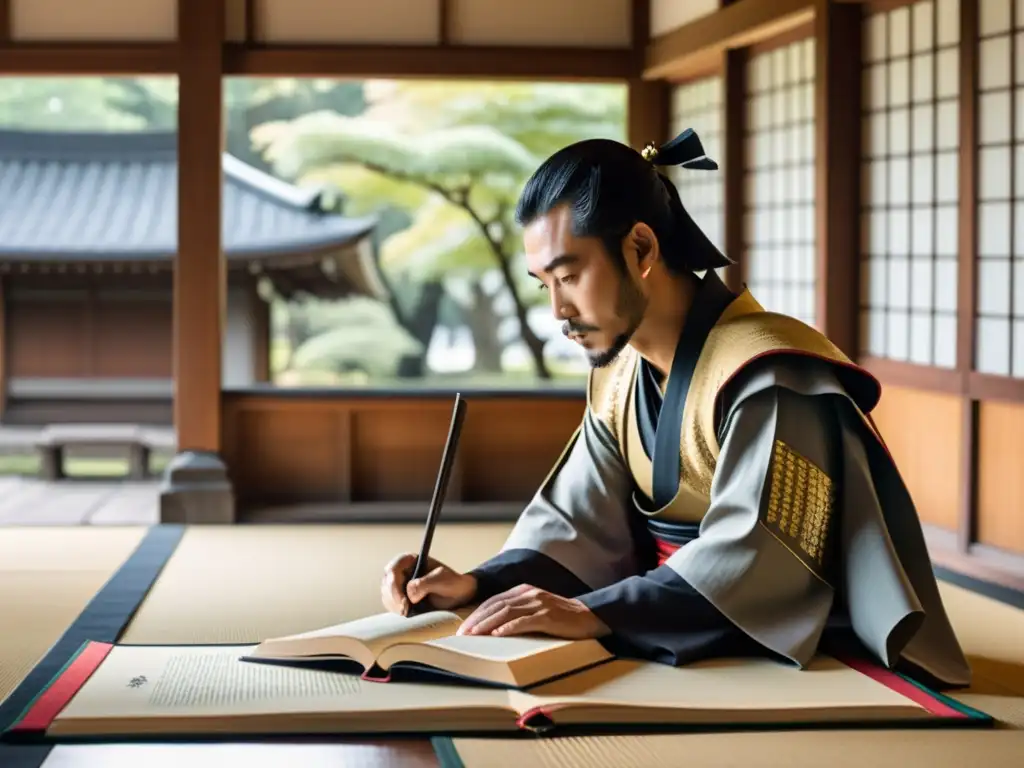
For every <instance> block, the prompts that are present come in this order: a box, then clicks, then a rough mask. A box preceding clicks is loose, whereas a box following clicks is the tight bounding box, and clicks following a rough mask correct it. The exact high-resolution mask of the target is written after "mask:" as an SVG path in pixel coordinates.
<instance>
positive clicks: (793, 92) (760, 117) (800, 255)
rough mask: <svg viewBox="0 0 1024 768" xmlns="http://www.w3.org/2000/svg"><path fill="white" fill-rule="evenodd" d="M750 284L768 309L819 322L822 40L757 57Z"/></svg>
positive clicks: (751, 73)
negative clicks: (818, 49)
mask: <svg viewBox="0 0 1024 768" xmlns="http://www.w3.org/2000/svg"><path fill="white" fill-rule="evenodd" d="M746 98H747V135H746V140H747V152H746V164H747V167H746V174H745V175H746V192H745V198H746V211H745V219H746V233H745V234H746V253H745V254H744V259H745V263H746V267H745V280H746V282H747V285H748V286H749V288H750V290H751V292H752V293H753V295H754V297H755V298H756V299H757V300H758V301H760V302H761V304H762V305H764V306H765V308H766V309H770V310H775V311H779V312H784V313H786V314H789V315H793V316H794V317H797V318H799V319H801V320H803V321H805V322H808V323H811V324H813V323H814V322H815V308H814V295H815V274H816V270H815V231H814V229H815V228H814V178H815V174H814V154H815V153H814V40H813V39H805V40H801V41H797V42H792V43H788V44H786V45H782V46H780V47H777V48H774V49H772V50H767V51H763V52H757V51H754V52H752V55H751V56H750V59H749V62H748V72H747V93H746Z"/></svg>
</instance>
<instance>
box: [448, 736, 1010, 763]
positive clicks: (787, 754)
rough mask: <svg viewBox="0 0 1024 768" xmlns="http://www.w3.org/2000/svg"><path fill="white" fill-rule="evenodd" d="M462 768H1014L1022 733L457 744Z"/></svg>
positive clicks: (480, 741) (621, 738)
mask: <svg viewBox="0 0 1024 768" xmlns="http://www.w3.org/2000/svg"><path fill="white" fill-rule="evenodd" d="M455 745H456V748H457V751H458V753H459V757H460V758H461V760H462V762H463V764H464V766H465V768H506V766H510V765H528V766H533V767H535V768H652V766H657V767H658V768H694V766H700V768H726V767H728V768H749V767H750V766H757V768H769V767H770V768H822V766H826V765H833V766H836V768H911V767H914V768H916V767H917V766H921V768H964V766H970V765H978V766H984V768H1020V766H1021V765H1022V761H1021V755H1024V731H997V732H986V733H968V732H964V731H961V732H957V731H935V732H932V731H926V732H921V731H909V730H903V731H845V732H843V731H800V732H796V733H794V732H787V731H774V732H771V733H693V734H682V735H675V734H673V735H657V736H652V735H645V736H602V737H588V738H561V739H554V738H549V739H519V740H515V741H513V740H510V739H457V740H456V741H455Z"/></svg>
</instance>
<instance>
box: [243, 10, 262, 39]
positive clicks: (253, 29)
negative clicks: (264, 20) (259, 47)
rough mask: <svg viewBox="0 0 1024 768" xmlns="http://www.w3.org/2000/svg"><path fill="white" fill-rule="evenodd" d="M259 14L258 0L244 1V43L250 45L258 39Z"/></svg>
mask: <svg viewBox="0 0 1024 768" xmlns="http://www.w3.org/2000/svg"><path fill="white" fill-rule="evenodd" d="M259 13H260V6H259V2H258V0H245V42H246V43H248V44H250V45H251V44H254V43H256V42H257V41H259V39H260V20H259Z"/></svg>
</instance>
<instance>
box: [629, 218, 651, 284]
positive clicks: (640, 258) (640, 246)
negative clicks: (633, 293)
mask: <svg viewBox="0 0 1024 768" xmlns="http://www.w3.org/2000/svg"><path fill="white" fill-rule="evenodd" d="M626 243H627V249H626V250H627V251H629V252H632V253H634V254H635V255H636V268H637V271H638V272H639V273H640V275H641V276H644V277H646V273H647V272H649V271H650V269H651V267H652V266H653V265H654V262H655V261H657V260H658V255H659V254H658V238H657V237H656V236H655V234H654V230H652V229H651V228H650V227H649V226H647V225H646V224H644V223H643V222H642V221H641V222H637V223H636V224H634V225H633V228H632V229H631V230H630V231H629V234H628V235H626Z"/></svg>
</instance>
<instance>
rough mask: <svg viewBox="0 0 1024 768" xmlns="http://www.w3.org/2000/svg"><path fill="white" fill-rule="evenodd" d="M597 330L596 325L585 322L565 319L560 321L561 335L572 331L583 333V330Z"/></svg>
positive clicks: (567, 334) (566, 334)
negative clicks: (562, 321)
mask: <svg viewBox="0 0 1024 768" xmlns="http://www.w3.org/2000/svg"><path fill="white" fill-rule="evenodd" d="M596 330H598V328H597V326H596V325H586V324H585V323H573V322H570V321H568V320H566V321H565V322H564V323H562V335H563V336H569V335H570V334H573V333H583V332H585V331H596Z"/></svg>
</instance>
